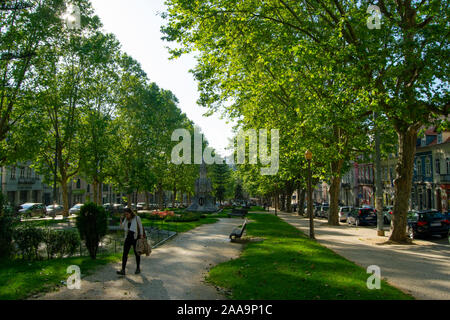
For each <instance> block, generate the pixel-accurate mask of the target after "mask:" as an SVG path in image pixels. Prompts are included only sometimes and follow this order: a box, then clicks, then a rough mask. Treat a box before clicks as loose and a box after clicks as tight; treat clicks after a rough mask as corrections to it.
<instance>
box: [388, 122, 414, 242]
mask: <svg viewBox="0 0 450 320" xmlns="http://www.w3.org/2000/svg"><path fill="white" fill-rule="evenodd" d="M418 129H419V128H418V126H417V125H411V126H409V127H407V128H396V131H397V135H398V162H397V167H396V171H397V178H396V179H395V180H394V190H395V199H394V210H393V215H392V233H391V236H390V240H391V241H395V242H406V241H407V236H406V225H407V214H408V207H409V199H410V197H411V188H412V178H413V167H414V154H415V151H416V143H417V131H418Z"/></svg>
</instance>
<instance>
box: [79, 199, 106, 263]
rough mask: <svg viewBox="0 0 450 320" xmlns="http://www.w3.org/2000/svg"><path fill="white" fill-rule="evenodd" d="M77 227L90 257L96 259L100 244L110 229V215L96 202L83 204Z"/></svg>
mask: <svg viewBox="0 0 450 320" xmlns="http://www.w3.org/2000/svg"><path fill="white" fill-rule="evenodd" d="M77 228H78V231H79V233H80V237H81V239H82V240H84V242H85V244H86V248H87V249H88V251H89V255H90V257H91V258H92V259H94V260H95V259H96V257H97V251H98V245H99V243H100V241H101V239H102V238H103V237H104V236H105V235H106V233H107V231H108V216H107V214H106V212H105V208H103V207H102V206H97V205H96V204H95V203H88V204H85V205H84V206H82V207H81V210H80V214H79V215H78V217H77Z"/></svg>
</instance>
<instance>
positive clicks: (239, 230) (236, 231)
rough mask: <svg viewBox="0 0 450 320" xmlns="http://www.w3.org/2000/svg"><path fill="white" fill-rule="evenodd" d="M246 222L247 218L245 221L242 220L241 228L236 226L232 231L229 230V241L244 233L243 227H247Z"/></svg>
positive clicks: (238, 237)
mask: <svg viewBox="0 0 450 320" xmlns="http://www.w3.org/2000/svg"><path fill="white" fill-rule="evenodd" d="M247 223H248V220H247V219H245V222H244V224H243V225H242V227H241V228H236V229H234V230H233V232H231V234H230V240H231V241H234V240H236V239H240V238H242V235H243V234H244V231H245V228H246V227H247Z"/></svg>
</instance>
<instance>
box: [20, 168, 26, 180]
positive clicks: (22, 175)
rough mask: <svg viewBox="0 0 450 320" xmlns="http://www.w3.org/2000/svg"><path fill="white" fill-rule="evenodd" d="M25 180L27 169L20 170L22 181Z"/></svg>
mask: <svg viewBox="0 0 450 320" xmlns="http://www.w3.org/2000/svg"><path fill="white" fill-rule="evenodd" d="M23 178H25V168H24V167H21V168H20V179H23Z"/></svg>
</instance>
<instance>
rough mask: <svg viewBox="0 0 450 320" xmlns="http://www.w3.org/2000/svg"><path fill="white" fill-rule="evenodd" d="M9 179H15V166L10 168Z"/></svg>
mask: <svg viewBox="0 0 450 320" xmlns="http://www.w3.org/2000/svg"><path fill="white" fill-rule="evenodd" d="M11 179H12V180H14V179H16V167H12V168H11Z"/></svg>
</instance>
